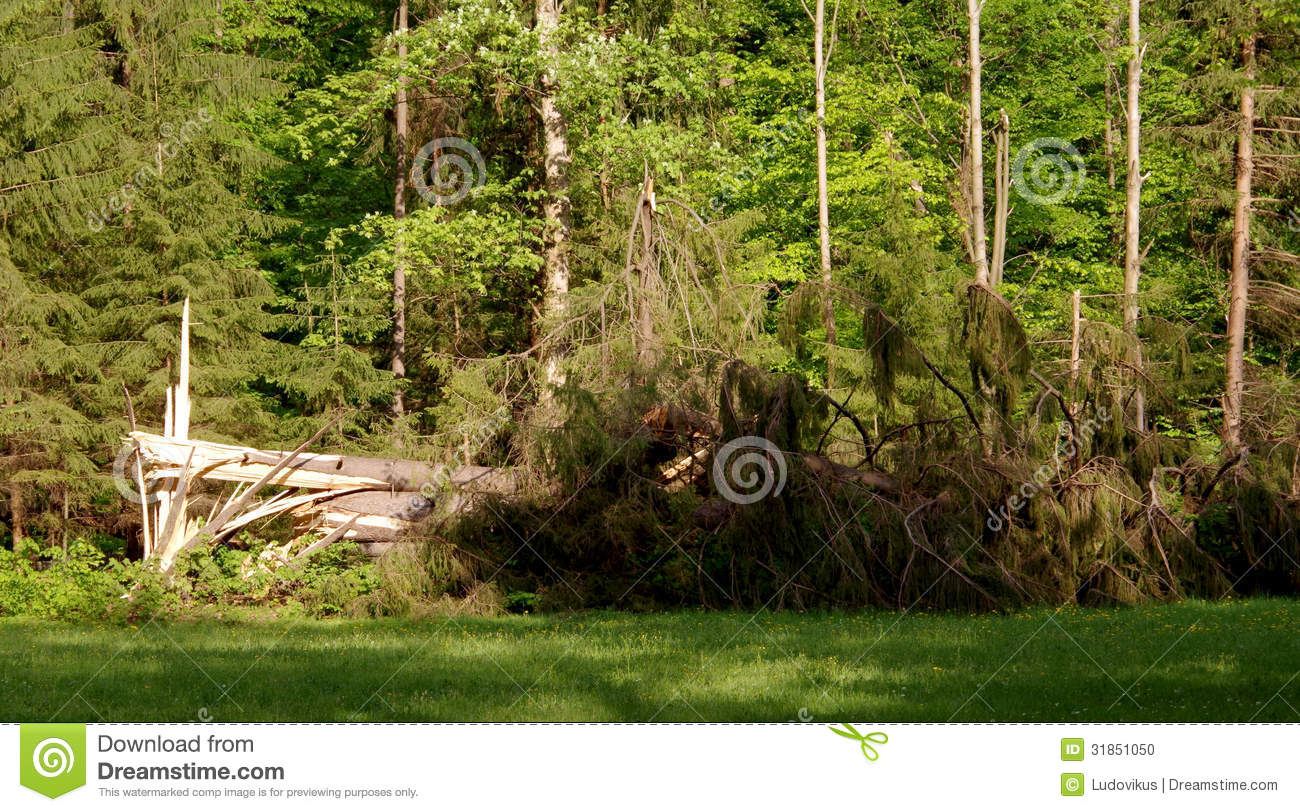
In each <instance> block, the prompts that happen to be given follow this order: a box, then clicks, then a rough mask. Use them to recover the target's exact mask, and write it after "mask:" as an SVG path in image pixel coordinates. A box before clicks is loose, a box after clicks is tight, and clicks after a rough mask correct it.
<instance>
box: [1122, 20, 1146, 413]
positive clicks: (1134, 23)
mask: <svg viewBox="0 0 1300 812" xmlns="http://www.w3.org/2000/svg"><path fill="white" fill-rule="evenodd" d="M1139 5H1140V0H1129V4H1128V45H1129V49H1130V50H1131V51H1132V53H1131V54H1129V60H1128V96H1127V99H1126V101H1127V105H1128V109H1127V112H1126V114H1125V115H1126V118H1127V124H1128V135H1127V138H1128V143H1127V145H1126V146H1127V148H1128V174H1127V176H1126V178H1125V181H1124V200H1125V202H1124V332H1126V333H1128V335H1129V338H1130V339H1131V340H1132V341H1133V346H1134V353H1135V355H1134V362H1135V364H1136V366H1137V369H1138V384H1137V387H1136V389H1135V391H1134V393H1133V411H1134V425H1135V426H1136V427H1137V430H1138V431H1146V405H1145V403H1144V398H1143V392H1142V382H1141V371H1142V345H1141V343H1140V342H1139V340H1138V335H1137V320H1138V301H1137V293H1138V277H1139V276H1141V273H1142V246H1141V244H1140V243H1141V231H1140V227H1139V220H1138V218H1139V215H1140V214H1141V212H1142V181H1143V177H1142V163H1141V155H1142V145H1141V137H1142V136H1141V132H1142V110H1141V106H1140V104H1139V100H1140V94H1141V85H1142V56H1143V53H1144V52H1145V50H1146V47H1145V46H1144V45H1143V44H1142V39H1141V31H1140V28H1139V26H1140V17H1139Z"/></svg>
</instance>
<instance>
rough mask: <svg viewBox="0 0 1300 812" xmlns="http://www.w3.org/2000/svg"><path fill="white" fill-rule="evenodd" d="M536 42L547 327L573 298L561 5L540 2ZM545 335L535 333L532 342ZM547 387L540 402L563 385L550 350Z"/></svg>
mask: <svg viewBox="0 0 1300 812" xmlns="http://www.w3.org/2000/svg"><path fill="white" fill-rule="evenodd" d="M536 11H537V39H538V42H539V44H540V46H541V49H542V57H543V59H544V60H545V63H546V68H545V70H544V71H543V73H542V77H541V89H542V97H541V115H542V145H543V161H544V163H545V167H546V202H545V203H544V204H543V206H542V213H543V216H544V217H545V218H546V226H545V233H544V235H543V249H542V258H543V264H544V268H543V273H544V278H543V284H542V307H541V310H542V316H543V318H544V321H545V322H548V323H554V322H555V320H556V319H558V318H559V317H561V316H562V315H563V314H564V312H565V309H566V307H565V306H566V300H567V298H568V294H569V229H570V203H569V160H570V159H569V125H568V122H567V120H566V119H565V117H564V114H563V113H562V112H560V110H559V108H558V107H556V105H555V86H556V76H555V70H556V67H555V65H556V61H557V60H558V58H559V46H558V44H557V43H556V42H555V40H554V36H555V29H556V28H557V27H558V26H559V24H560V3H559V0H537V9H536ZM540 339H541V336H540V335H539V334H537V332H536V331H535V332H534V341H538V340H540ZM541 360H542V375H543V378H544V383H545V384H546V386H543V387H542V388H541V390H540V396H539V399H540V400H541V401H543V402H545V401H546V400H547V399H548V398H549V391H548V389H547V387H556V386H560V385H561V384H563V383H564V375H563V373H562V372H561V371H560V360H561V355H560V353H559V352H558V351H557V350H556V349H554V348H552V347H548V348H546V349H545V350H544V351H543V354H542V359H541Z"/></svg>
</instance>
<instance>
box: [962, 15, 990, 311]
mask: <svg viewBox="0 0 1300 812" xmlns="http://www.w3.org/2000/svg"><path fill="white" fill-rule="evenodd" d="M966 2H967V13H968V16H969V18H970V127H969V133H968V135H969V137H968V139H967V140H968V144H967V148H968V149H969V151H970V169H971V172H970V219H971V223H970V227H971V252H972V253H973V254H974V258H975V284H977V285H983V286H985V287H987V286H988V284H989V253H988V237H987V234H986V229H985V225H984V121H983V108H982V104H981V96H982V93H983V87H982V83H983V77H982V74H981V72H982V70H983V68H982V62H981V60H980V14H982V13H983V11H984V0H966Z"/></svg>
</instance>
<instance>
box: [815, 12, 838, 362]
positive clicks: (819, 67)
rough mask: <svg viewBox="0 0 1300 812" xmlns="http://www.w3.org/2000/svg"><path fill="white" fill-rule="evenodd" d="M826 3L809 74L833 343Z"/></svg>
mask: <svg viewBox="0 0 1300 812" xmlns="http://www.w3.org/2000/svg"><path fill="white" fill-rule="evenodd" d="M825 46H826V0H817V11H816V14H815V16H814V17H813V73H814V80H813V83H814V86H815V92H816V105H817V109H816V118H817V122H816V128H817V243H818V247H819V249H820V258H821V277H822V285H823V286H824V288H825V298H824V299H823V300H822V321H823V323H824V324H825V327H826V343H827V344H828V345H831V346H834V344H835V337H836V336H835V332H836V331H835V298H834V296H832V295H831V291H832V289H833V285H834V277H833V276H832V275H831V215H830V193H829V192H828V190H827V178H826V57H827V54H826V47H825ZM826 363H827V367H826V370H827V378H828V379H829V377H830V360H829V358H828V359H827V362H826Z"/></svg>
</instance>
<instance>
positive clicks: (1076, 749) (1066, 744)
mask: <svg viewBox="0 0 1300 812" xmlns="http://www.w3.org/2000/svg"><path fill="white" fill-rule="evenodd" d="M1061 761H1083V739H1061Z"/></svg>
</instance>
